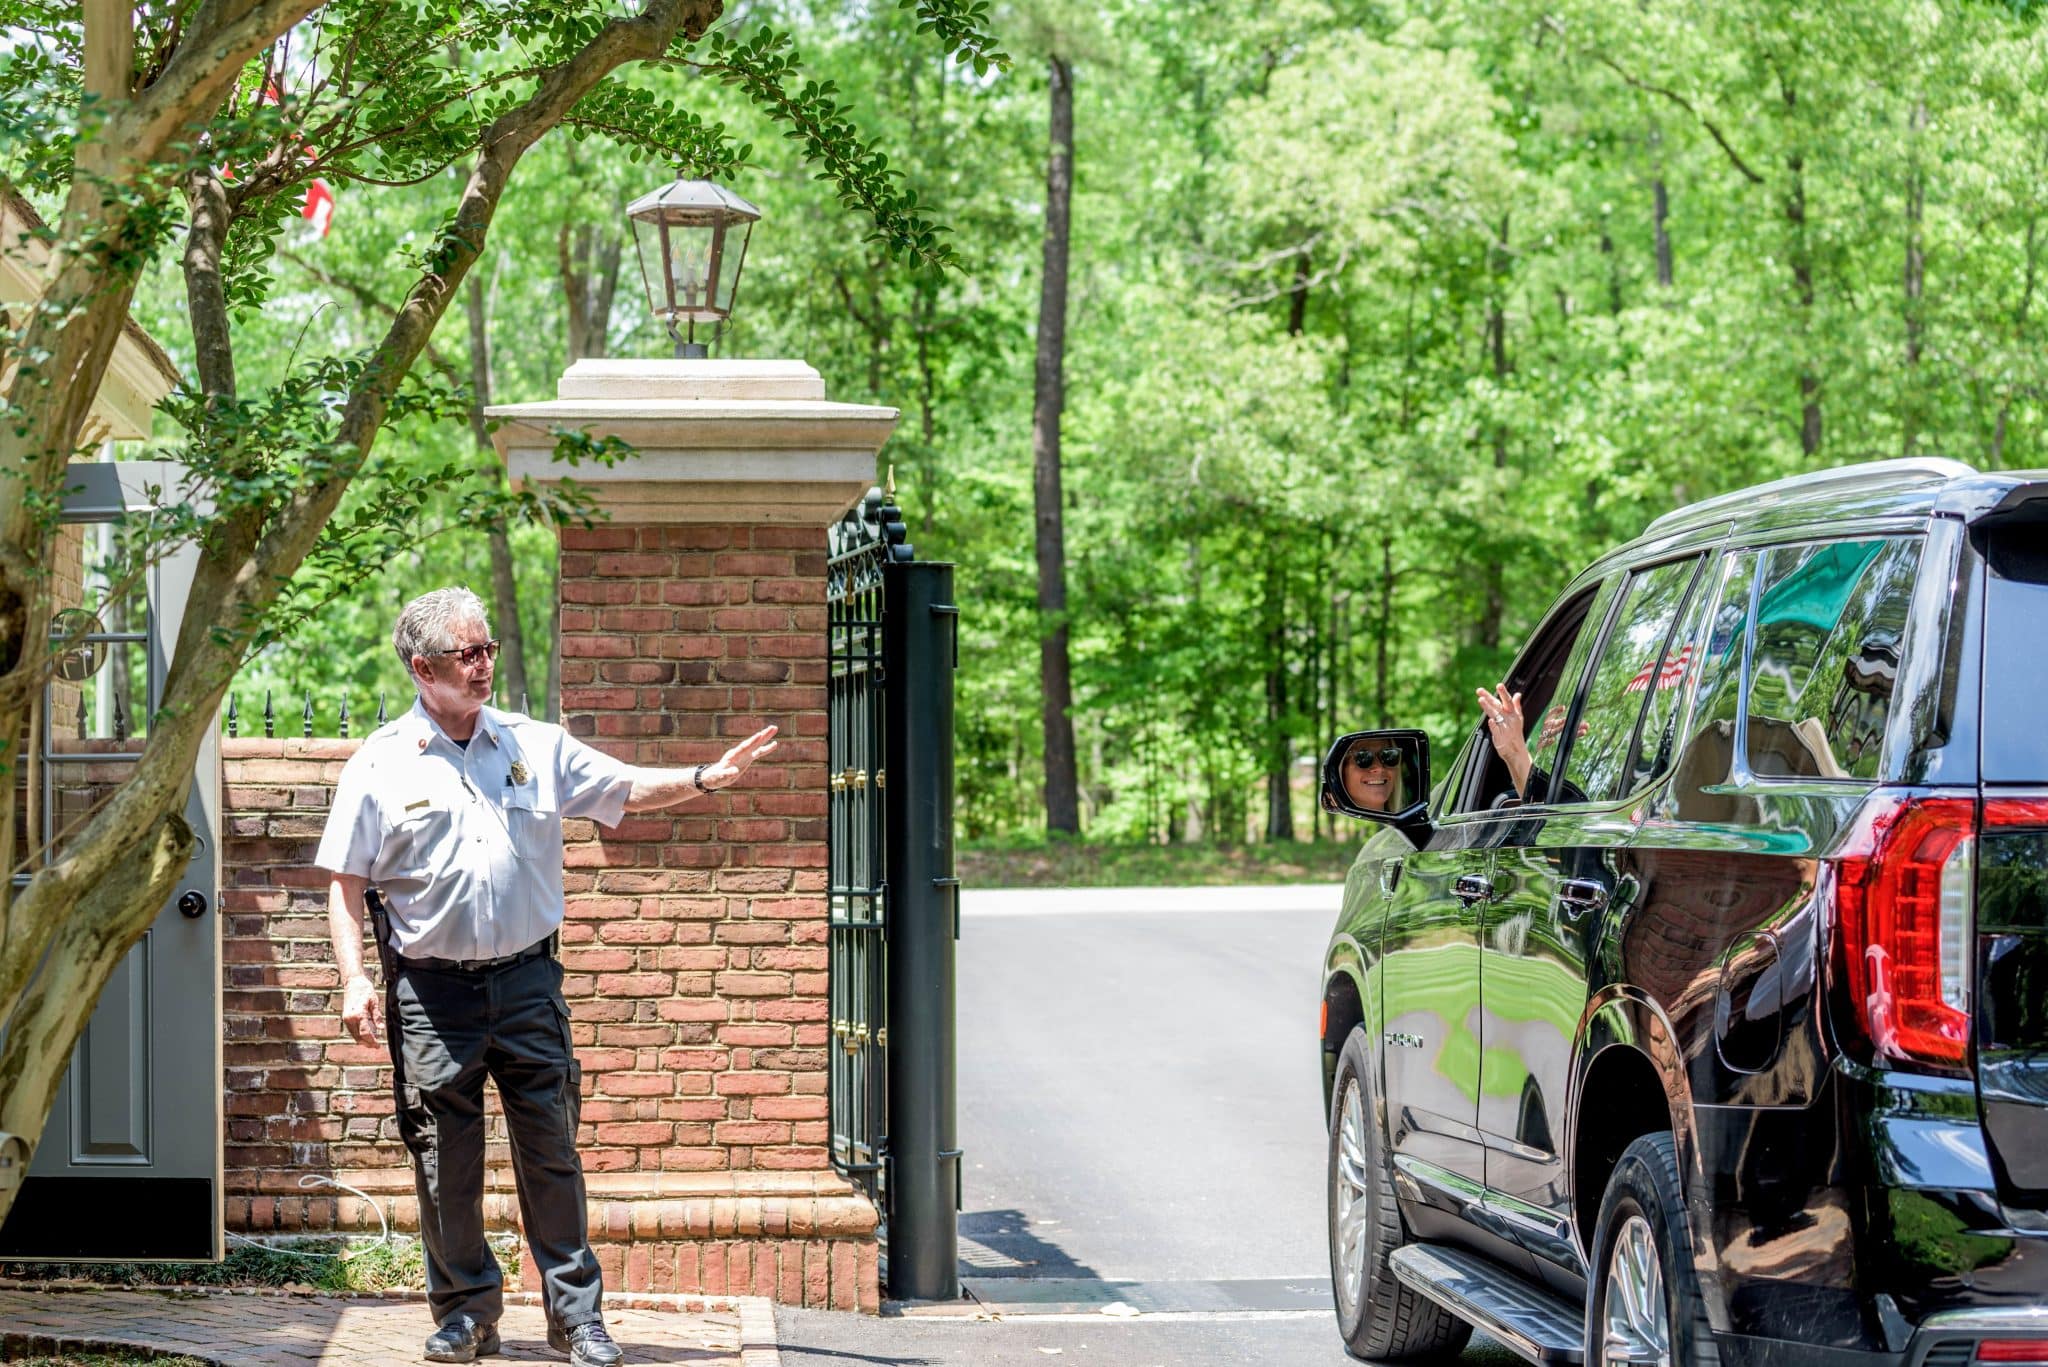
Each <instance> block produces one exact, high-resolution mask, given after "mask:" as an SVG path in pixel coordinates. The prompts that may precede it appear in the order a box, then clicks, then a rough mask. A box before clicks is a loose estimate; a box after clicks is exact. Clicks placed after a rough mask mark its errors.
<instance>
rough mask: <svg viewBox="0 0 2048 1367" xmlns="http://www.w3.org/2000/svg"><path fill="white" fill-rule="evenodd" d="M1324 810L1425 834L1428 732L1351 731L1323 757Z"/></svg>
mask: <svg viewBox="0 0 2048 1367" xmlns="http://www.w3.org/2000/svg"><path fill="white" fill-rule="evenodd" d="M1322 801H1323V810H1324V811H1326V812H1342V813H1343V814H1344V815H1345V816H1355V817H1357V818H1359V819H1360V820H1362V821H1376V822H1379V823H1381V824H1382V825H1387V826H1393V827H1395V828H1396V829H1398V830H1400V831H1402V832H1403V833H1405V834H1406V835H1407V836H1408V837H1409V838H1410V839H1411V840H1414V841H1415V842H1416V843H1417V844H1420V843H1421V842H1422V841H1424V840H1426V839H1428V838H1429V832H1430V830H1431V826H1430V821H1429V737H1428V736H1426V735H1424V734H1423V733H1422V732H1420V731H1405V730H1404V731H1353V732H1351V733H1350V734H1349V735H1344V736H1339V737H1337V741H1336V743H1335V744H1334V745H1332V746H1331V747H1330V753H1329V754H1328V755H1326V756H1325V757H1324V758H1323V795H1322Z"/></svg>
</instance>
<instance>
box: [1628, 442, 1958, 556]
mask: <svg viewBox="0 0 2048 1367" xmlns="http://www.w3.org/2000/svg"><path fill="white" fill-rule="evenodd" d="M1976 473H1977V472H1976V470H1974V469H1972V468H1971V467H1970V466H1968V465H1965V464H1963V463H1962V462H1961V461H1959V460H1943V459H1939V458H1924V457H1922V458H1914V459H1910V460H1877V461H1870V462H1868V463H1866V464H1863V465H1843V466H1838V467H1836V468H1834V469H1832V470H1815V471H1813V472H1812V473H1810V474H1804V475H1791V476H1788V477H1787V478H1785V479H1774V480H1772V481H1771V482H1770V483H1768V484H1752V485H1750V486H1749V487H1748V488H1746V489H1736V490H1733V491H1731V492H1729V493H1725V494H1721V495H1719V496H1718V497H1715V498H1709V499H1702V500H1701V501H1700V502H1698V503H1690V504H1687V505H1686V506H1685V507H1683V508H1678V509H1674V510H1673V511H1671V512H1668V513H1666V514H1664V516H1662V517H1660V518H1658V519H1657V520H1656V521H1655V522H1652V523H1651V524H1650V525H1649V526H1648V527H1646V528H1644V529H1643V535H1644V536H1646V537H1659V536H1669V535H1671V534H1672V533H1674V532H1681V531H1686V530H1688V529H1690V528H1692V527H1696V526H1698V525H1700V524H1702V523H1709V522H1720V521H1731V520H1735V518H1736V515H1737V510H1741V511H1742V512H1747V513H1751V514H1757V513H1762V512H1764V511H1766V510H1770V511H1776V510H1778V509H1781V508H1785V507H1787V506H1797V505H1813V504H1826V503H1831V502H1834V501H1835V500H1838V499H1848V498H1854V499H1857V500H1859V501H1860V500H1862V499H1865V498H1868V497H1869V496H1870V495H1872V494H1888V493H1889V494H1907V495H1910V494H1916V493H1922V492H1924V493H1926V494H1927V495H1928V496H1929V497H1928V498H1927V500H1926V501H1927V504H1928V507H1929V509H1930V510H1931V508H1932V506H1933V502H1934V499H1933V495H1935V494H1937V493H1939V492H1940V491H1941V489H1942V488H1944V487H1945V486H1946V485H1947V484H1949V482H1950V481H1952V480H1958V479H1966V478H1969V477H1970V476H1972V475H1975V474H1976ZM1911 501H1912V502H1918V501H1919V500H1911ZM1816 511H1819V509H1816ZM1900 511H1905V510H1904V509H1901V510H1900Z"/></svg>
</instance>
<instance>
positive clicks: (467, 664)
mask: <svg viewBox="0 0 2048 1367" xmlns="http://www.w3.org/2000/svg"><path fill="white" fill-rule="evenodd" d="M433 653H434V654H436V655H453V656H454V657H455V658H456V659H458V660H460V661H462V667H463V668H464V669H475V668H476V667H477V666H478V665H480V664H482V663H483V662H484V661H485V660H495V659H497V658H498V643H497V642H496V641H485V642H484V643H483V644H482V645H479V646H456V647H455V648H454V649H452V650H437V651H435V652H433Z"/></svg>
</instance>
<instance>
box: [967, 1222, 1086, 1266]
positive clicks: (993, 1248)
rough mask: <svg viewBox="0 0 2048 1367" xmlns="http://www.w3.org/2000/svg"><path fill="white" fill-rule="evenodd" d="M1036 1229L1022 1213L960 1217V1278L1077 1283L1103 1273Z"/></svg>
mask: <svg viewBox="0 0 2048 1367" xmlns="http://www.w3.org/2000/svg"><path fill="white" fill-rule="evenodd" d="M1042 1228H1043V1226H1042V1225H1041V1226H1040V1227H1039V1229H1034V1228H1033V1227H1032V1222H1031V1217H1030V1216H1028V1215H1026V1214H1025V1213H1024V1212H1023V1211H1021V1210H975V1211H965V1212H962V1214H961V1216H960V1276H961V1277H962V1278H963V1279H965V1278H969V1277H973V1278H982V1277H1033V1278H1039V1277H1058V1278H1062V1279H1067V1278H1072V1279H1076V1280H1080V1279H1087V1278H1092V1277H1096V1276H1098V1275H1099V1274H1098V1273H1097V1272H1096V1271H1095V1269H1094V1268H1092V1267H1089V1266H1088V1265H1087V1264H1085V1263H1078V1262H1075V1261H1074V1260H1073V1258H1071V1257H1070V1256H1068V1254H1067V1251H1066V1250H1065V1249H1063V1248H1061V1247H1060V1246H1059V1245H1058V1244H1056V1243H1053V1242H1052V1241H1051V1240H1049V1239H1047V1238H1046V1237H1044V1235H1043V1234H1042V1233H1040V1232H1039V1230H1040V1229H1042Z"/></svg>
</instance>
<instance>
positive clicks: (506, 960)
mask: <svg viewBox="0 0 2048 1367" xmlns="http://www.w3.org/2000/svg"><path fill="white" fill-rule="evenodd" d="M553 938H554V937H553V936H549V937H547V938H546V939H543V940H541V941H539V942H538V943H536V944H530V945H528V946H527V947H526V948H524V949H522V950H520V951H519V952H518V953H517V954H506V955H503V956H501V957H499V958H496V959H424V958H422V959H415V958H410V957H408V956H407V955H404V954H401V955H399V956H398V962H399V964H400V965H401V966H403V967H405V968H424V969H427V970H429V971H431V972H435V973H493V972H496V971H497V970H498V969H501V968H510V967H512V965H514V964H523V963H525V962H526V961H527V960H528V959H538V958H539V957H540V956H541V955H543V954H545V953H547V952H548V945H549V942H550V941H552V940H553Z"/></svg>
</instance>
